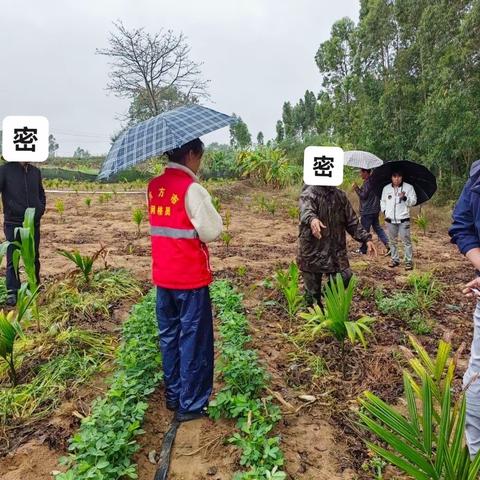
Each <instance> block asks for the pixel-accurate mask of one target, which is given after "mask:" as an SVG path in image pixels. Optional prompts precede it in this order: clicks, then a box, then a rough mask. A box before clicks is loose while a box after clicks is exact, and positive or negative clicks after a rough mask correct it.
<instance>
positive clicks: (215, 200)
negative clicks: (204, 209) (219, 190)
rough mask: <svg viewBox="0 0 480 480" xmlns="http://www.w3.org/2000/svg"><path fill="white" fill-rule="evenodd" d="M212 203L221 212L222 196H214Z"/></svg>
mask: <svg viewBox="0 0 480 480" xmlns="http://www.w3.org/2000/svg"><path fill="white" fill-rule="evenodd" d="M212 205H213V206H214V207H215V210H216V211H217V212H218V213H220V211H221V209H222V202H221V200H220V198H218V197H216V196H214V195H213V196H212Z"/></svg>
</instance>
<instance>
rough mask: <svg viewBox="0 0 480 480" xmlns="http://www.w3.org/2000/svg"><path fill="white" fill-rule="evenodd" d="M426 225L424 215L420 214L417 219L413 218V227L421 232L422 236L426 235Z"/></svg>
mask: <svg viewBox="0 0 480 480" xmlns="http://www.w3.org/2000/svg"><path fill="white" fill-rule="evenodd" d="M428 224H429V221H428V217H427V216H426V215H425V213H420V214H418V215H417V218H415V225H417V227H418V228H420V229H421V230H422V232H423V234H424V235H426V234H427V229H428Z"/></svg>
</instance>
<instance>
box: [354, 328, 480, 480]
mask: <svg viewBox="0 0 480 480" xmlns="http://www.w3.org/2000/svg"><path fill="white" fill-rule="evenodd" d="M410 343H411V344H412V346H413V349H414V351H415V354H416V355H412V354H410V355H409V356H410V360H409V365H410V370H407V369H405V370H404V373H403V384H404V391H405V397H406V401H407V402H406V403H407V412H406V414H401V413H400V412H398V411H397V410H396V409H395V408H393V407H392V406H390V405H388V404H387V403H385V402H384V401H383V400H381V399H380V398H379V397H377V396H376V395H374V394H373V393H371V392H365V393H364V394H363V396H362V397H361V398H360V399H359V403H360V406H361V410H360V412H359V417H360V424H361V425H362V426H363V427H364V428H365V429H367V430H369V431H370V432H371V433H373V434H374V435H375V436H376V437H378V438H379V439H380V440H381V441H382V444H381V445H379V444H377V443H375V442H371V441H367V442H366V444H367V446H368V447H369V449H370V450H371V451H373V452H374V453H375V454H376V455H379V456H380V457H382V458H384V459H385V460H387V461H388V462H389V463H391V464H392V465H395V466H396V467H397V468H398V469H400V470H401V471H402V472H404V473H406V474H407V475H409V476H411V477H412V478H414V479H415V480H475V479H477V477H478V474H479V471H480V454H477V455H476V456H475V458H471V457H470V455H469V452H468V449H467V447H466V445H465V442H464V429H465V415H466V400H465V393H464V392H462V393H461V394H460V395H459V397H458V398H457V399H456V400H455V399H454V397H453V393H452V392H453V378H454V374H455V369H456V363H457V357H456V356H454V357H452V356H451V355H450V353H451V346H450V344H448V343H447V342H445V341H443V340H442V341H441V342H440V344H439V347H438V351H437V355H436V357H435V358H431V357H430V356H429V354H428V353H427V351H426V350H425V349H424V348H423V347H422V346H421V345H420V343H419V342H418V341H417V340H416V339H415V338H413V337H410Z"/></svg>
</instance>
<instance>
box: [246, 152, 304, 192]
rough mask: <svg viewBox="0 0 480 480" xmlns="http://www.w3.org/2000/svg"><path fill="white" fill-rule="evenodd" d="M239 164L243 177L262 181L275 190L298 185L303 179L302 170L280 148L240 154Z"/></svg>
mask: <svg viewBox="0 0 480 480" xmlns="http://www.w3.org/2000/svg"><path fill="white" fill-rule="evenodd" d="M237 163H238V166H239V169H240V171H241V174H242V176H243V177H247V178H253V179H256V180H259V181H262V182H263V183H266V184H268V185H271V186H273V187H274V188H279V187H285V186H287V185H293V184H296V183H298V182H300V179H301V178H302V168H301V167H300V166H298V165H295V164H293V163H291V162H290V161H289V160H288V158H287V157H286V156H285V152H284V151H283V150H280V149H278V148H269V147H264V148H258V149H257V150H253V151H251V150H245V151H242V152H239V154H238V155H237Z"/></svg>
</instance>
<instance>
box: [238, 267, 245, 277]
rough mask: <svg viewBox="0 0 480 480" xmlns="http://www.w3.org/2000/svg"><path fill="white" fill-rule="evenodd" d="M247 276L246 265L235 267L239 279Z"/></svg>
mask: <svg viewBox="0 0 480 480" xmlns="http://www.w3.org/2000/svg"><path fill="white" fill-rule="evenodd" d="M246 274H247V266H246V265H239V266H238V267H237V275H238V276H239V277H244V276H245V275H246Z"/></svg>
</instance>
